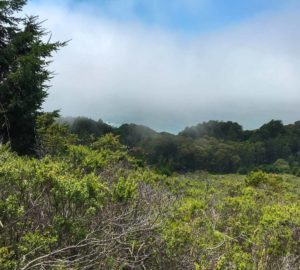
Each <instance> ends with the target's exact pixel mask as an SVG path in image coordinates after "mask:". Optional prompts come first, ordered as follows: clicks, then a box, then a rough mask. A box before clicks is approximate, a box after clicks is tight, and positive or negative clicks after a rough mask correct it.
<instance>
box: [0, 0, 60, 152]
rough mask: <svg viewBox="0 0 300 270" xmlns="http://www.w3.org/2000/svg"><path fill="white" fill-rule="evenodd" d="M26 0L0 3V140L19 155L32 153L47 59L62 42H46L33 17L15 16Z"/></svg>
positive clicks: (44, 93) (47, 75)
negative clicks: (8, 144)
mask: <svg viewBox="0 0 300 270" xmlns="http://www.w3.org/2000/svg"><path fill="white" fill-rule="evenodd" d="M25 3H26V1H21V0H12V1H1V5H0V25H1V30H0V31H1V34H0V56H1V57H0V66H1V70H0V101H1V102H0V140H1V141H3V142H4V143H6V142H8V141H10V143H11V147H12V149H13V150H14V151H17V152H18V153H20V154H30V153H31V154H32V153H34V152H35V147H34V146H35V138H36V136H35V128H36V118H37V115H38V112H39V111H40V109H41V106H42V103H43V101H44V100H45V98H46V97H47V88H48V85H47V84H46V83H47V82H48V81H49V80H50V78H51V76H52V74H51V72H50V71H48V70H47V66H48V64H49V63H50V62H49V58H50V57H51V55H52V53H53V52H55V51H57V50H58V49H59V48H60V47H62V46H64V45H65V43H60V42H54V43H51V42H46V41H44V40H45V36H46V35H47V32H46V31H45V30H44V29H43V28H42V26H41V24H40V23H39V22H38V18H37V17H33V16H29V17H25V16H23V17H22V16H19V17H18V16H17V14H16V12H18V11H21V10H22V8H23V6H24V5H25Z"/></svg>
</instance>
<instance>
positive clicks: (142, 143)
mask: <svg viewBox="0 0 300 270" xmlns="http://www.w3.org/2000/svg"><path fill="white" fill-rule="evenodd" d="M60 121H61V122H65V123H66V122H67V123H68V124H69V127H70V130H71V132H73V133H74V134H76V135H78V137H79V138H80V141H81V143H83V144H89V143H91V142H92V141H93V140H94V139H95V138H97V137H99V136H102V135H104V134H107V133H113V134H115V135H118V136H119V138H120V142H121V143H123V144H125V145H127V146H128V147H129V149H130V152H131V153H132V154H133V155H134V156H135V157H137V158H139V159H141V160H143V161H145V162H146V163H147V164H149V165H153V166H155V167H156V168H158V169H159V170H161V171H163V172H164V173H171V172H175V171H177V172H187V171H196V170H205V171H209V172H213V173H232V172H240V173H247V172H249V171H251V170H253V169H257V168H259V169H262V170H265V171H268V172H286V173H294V174H296V175H299V174H300V165H299V164H300V163H299V162H300V121H297V122H295V123H294V124H288V125H284V124H283V123H282V121H280V120H272V121H270V122H269V123H266V124H264V125H262V126H261V127H260V128H258V129H256V130H244V129H243V127H242V126H241V125H240V124H238V123H236V122H231V121H227V122H224V121H208V122H204V123H200V124H198V125H196V126H192V127H187V128H185V129H184V130H183V131H181V132H179V133H178V134H177V135H174V134H171V133H167V132H160V133H159V132H156V131H154V130H153V129H151V128H149V127H146V126H143V125H136V124H123V125H121V126H120V127H113V126H111V125H108V124H106V123H104V122H103V121H102V120H99V121H95V120H92V119H89V118H86V117H77V118H73V119H71V121H70V119H67V120H66V119H61V120H60Z"/></svg>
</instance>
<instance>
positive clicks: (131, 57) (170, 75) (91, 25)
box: [25, 0, 300, 132]
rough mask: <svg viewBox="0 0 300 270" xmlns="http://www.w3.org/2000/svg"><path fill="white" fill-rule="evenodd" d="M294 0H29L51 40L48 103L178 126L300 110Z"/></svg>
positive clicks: (256, 120)
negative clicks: (54, 43) (55, 43)
mask: <svg viewBox="0 0 300 270" xmlns="http://www.w3.org/2000/svg"><path fill="white" fill-rule="evenodd" d="M299 7H300V5H299V4H298V3H297V1H296V0H251V1H244V0H243V1H242V0H240V1H237V0H235V1H234V0H226V1H225V0H223V1H222V0H198V1H196V0H168V1H166V0H164V1H162V0H160V1H159V0H152V1H151V0H102V1H101V0H100V1H96V0H88V1H79V0H76V1H75V0H66V1H58V0H51V1H50V0H43V1H41V0H32V1H29V5H28V6H27V7H26V10H25V11H26V13H27V14H37V15H40V18H41V20H44V19H47V21H46V22H45V23H44V24H45V27H46V28H47V29H49V30H51V32H52V38H53V39H56V40H69V39H71V42H70V43H69V45H68V46H67V47H66V48H63V49H62V50H61V51H60V52H59V53H57V54H56V55H55V56H54V62H53V64H52V66H51V69H53V70H54V71H55V73H56V74H57V76H55V78H54V79H53V80H52V81H51V84H52V87H51V89H50V90H49V97H48V99H47V101H46V103H45V106H44V107H45V109H46V110H54V109H61V113H62V114H63V115H64V116H70V115H72V116H77V115H84V116H88V117H92V118H94V119H98V118H102V119H103V120H104V121H108V122H112V123H116V124H121V123H124V122H135V123H140V124H145V125H148V126H150V127H152V128H155V129H157V130H167V131H172V132H177V131H179V130H180V129H182V128H184V127H185V126H187V125H193V124H196V123H198V122H202V121H207V120H211V119H217V120H232V121H238V122H240V123H241V124H242V125H243V126H244V127H245V128H250V129H253V128H257V127H258V126H260V125H261V124H263V123H264V122H267V121H269V120H271V119H282V120H283V121H284V122H285V123H289V122H293V121H296V120H299V115H300V77H299V74H300V60H299V59H300V46H299V44H300V30H299V29H300V16H299V15H300V9H299Z"/></svg>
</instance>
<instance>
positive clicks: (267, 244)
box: [0, 121, 300, 270]
mask: <svg viewBox="0 0 300 270" xmlns="http://www.w3.org/2000/svg"><path fill="white" fill-rule="evenodd" d="M41 122H43V121H41ZM39 132H40V138H41V144H40V147H41V149H43V151H42V152H43V155H42V156H41V157H40V158H39V159H37V158H30V157H20V156H18V155H16V154H14V153H12V152H11V151H10V150H9V149H7V147H5V146H2V147H1V148H0V149H1V150H0V161H1V162H0V185H1V191H0V199H1V201H0V220H1V223H0V225H1V226H0V233H1V238H0V246H1V248H0V269H3V270H9V269H22V270H25V269H203V270H204V269H206V270H208V269H261V270H262V269H270V270H271V269H272V270H274V269H278V270H279V269H298V268H299V265H300V261H299V259H300V257H299V256H300V242H299V233H300V200H299V195H300V178H298V177H295V176H291V175H276V174H266V173H263V172H261V171H258V172H253V173H250V174H249V175H248V176H239V175H224V176H222V175H211V174H207V173H203V172H202V173H201V172H198V173H193V174H182V175H173V176H169V177H167V176H164V175H161V174H158V173H155V172H153V171H151V170H150V169H148V168H147V167H141V166H140V162H138V161H137V160H136V159H134V158H132V157H131V156H130V155H129V154H128V152H127V150H126V147H124V146H123V145H122V144H120V143H119V141H118V139H117V138H116V137H115V136H113V135H111V134H108V135H105V136H103V137H101V138H100V139H98V140H96V141H95V142H94V143H93V144H91V146H89V147H87V146H83V145H80V144H78V143H74V140H75V141H76V138H75V136H74V135H72V134H71V133H69V132H68V129H67V128H66V127H63V126H60V125H58V124H56V123H54V122H53V123H52V124H51V125H50V126H48V127H47V128H45V127H44V128H40V129H39ZM54 143H55V145H57V146H58V147H56V148H53V144H54ZM54 150H55V151H54Z"/></svg>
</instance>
